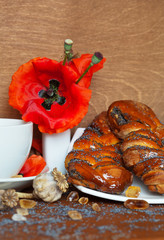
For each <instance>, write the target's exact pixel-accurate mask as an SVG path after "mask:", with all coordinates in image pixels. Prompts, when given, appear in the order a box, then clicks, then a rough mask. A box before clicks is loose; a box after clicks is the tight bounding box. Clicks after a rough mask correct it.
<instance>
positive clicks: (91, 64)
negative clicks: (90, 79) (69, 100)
mask: <svg viewBox="0 0 164 240" xmlns="http://www.w3.org/2000/svg"><path fill="white" fill-rule="evenodd" d="M93 65H94V64H93V63H92V62H91V63H90V65H89V66H88V67H87V69H86V70H85V71H84V72H83V74H82V75H81V76H80V77H79V79H78V80H77V81H76V84H78V83H79V82H80V80H81V79H82V78H83V77H84V75H85V74H86V73H87V72H88V71H89V69H90V68H91V67H92V66H93Z"/></svg>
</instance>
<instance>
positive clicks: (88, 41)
mask: <svg viewBox="0 0 164 240" xmlns="http://www.w3.org/2000/svg"><path fill="white" fill-rule="evenodd" d="M66 38H71V39H72V40H73V41H74V46H73V49H74V51H75V52H78V53H80V54H82V53H94V52H95V51H100V52H102V53H103V55H104V57H106V58H107V61H106V63H105V66H104V68H103V69H102V70H101V71H99V72H97V73H95V74H94V77H93V79H92V84H91V87H90V88H91V89H92V98H91V101H90V107H89V111H88V113H87V115H86V117H85V118H84V119H83V120H82V122H81V123H80V125H79V126H86V125H87V124H88V123H89V122H90V121H91V120H92V119H93V118H94V116H95V115H96V114H97V113H99V112H101V111H103V110H106V109H107V108H108V106H109V105H110V104H111V103H112V102H113V101H115V100H119V99H133V100H136V101H141V102H143V103H145V104H147V105H149V106H150V107H151V108H152V109H153V110H154V111H155V113H156V114H157V116H158V117H159V118H160V120H161V121H162V122H164V94H163V89H164V1H163V0H81V1H78V0H47V1H44V0H37V1H33V0H15V1H11V0H5V1H4V0H0V66H1V67H0V117H10V118H20V115H19V113H18V111H17V110H14V109H12V107H10V106H9V105H8V87H9V84H10V82H11V76H12V74H13V73H14V72H15V71H16V70H17V69H18V67H19V66H20V65H21V64H23V63H25V62H27V61H29V60H30V59H32V58H34V57H38V56H40V57H44V56H45V57H48V58H52V59H56V60H61V59H62V57H63V42H64V40H65V39H66Z"/></svg>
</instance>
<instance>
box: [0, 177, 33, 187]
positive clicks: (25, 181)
mask: <svg viewBox="0 0 164 240" xmlns="http://www.w3.org/2000/svg"><path fill="white" fill-rule="evenodd" d="M35 177H36V176H33V177H22V178H0V189H9V188H14V189H15V190H22V189H24V188H26V187H29V186H31V185H32V181H33V179H34V178H35Z"/></svg>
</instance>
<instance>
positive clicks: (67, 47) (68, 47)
mask: <svg viewBox="0 0 164 240" xmlns="http://www.w3.org/2000/svg"><path fill="white" fill-rule="evenodd" d="M72 45H73V41H72V40H71V39H66V40H65V41H64V49H65V51H70V50H71V48H72Z"/></svg>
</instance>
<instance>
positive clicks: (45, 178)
mask: <svg viewBox="0 0 164 240" xmlns="http://www.w3.org/2000/svg"><path fill="white" fill-rule="evenodd" d="M33 188H34V194H36V195H37V196H38V197H39V198H41V199H42V200H43V201H45V202H55V201H57V200H58V199H60V198H61V196H62V193H63V192H65V191H66V189H67V188H68V183H67V181H66V178H65V176H64V175H62V174H61V173H60V172H59V171H57V169H56V168H55V169H54V170H53V171H52V172H51V173H50V172H49V173H41V174H39V175H38V176H37V177H36V178H35V179H34V180H33Z"/></svg>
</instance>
